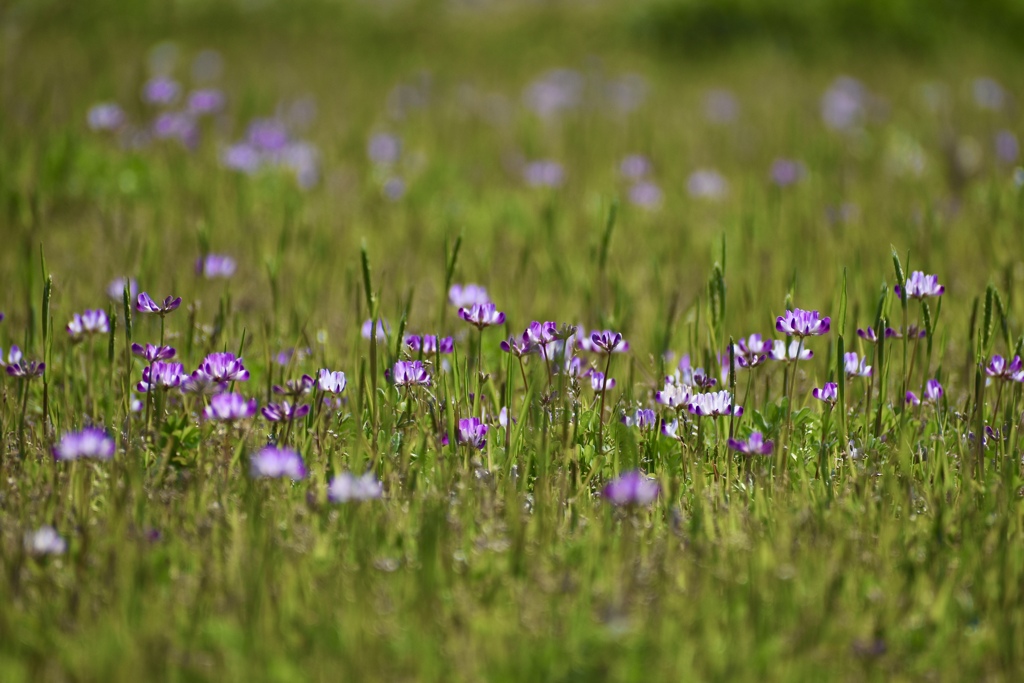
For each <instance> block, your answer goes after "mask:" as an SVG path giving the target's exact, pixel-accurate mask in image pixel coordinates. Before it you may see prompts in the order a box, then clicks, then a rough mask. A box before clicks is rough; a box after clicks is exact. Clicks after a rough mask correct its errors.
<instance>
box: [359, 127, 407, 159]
mask: <svg viewBox="0 0 1024 683" xmlns="http://www.w3.org/2000/svg"><path fill="white" fill-rule="evenodd" d="M366 155H367V156H368V157H370V161H372V162H373V163H375V164H379V165H382V166H387V165H390V164H394V163H397V162H398V159H399V157H400V156H401V155H402V141H401V140H400V139H399V138H398V137H397V136H395V135H391V134H390V133H375V134H374V135H371V136H370V140H369V141H368V142H367V143H366Z"/></svg>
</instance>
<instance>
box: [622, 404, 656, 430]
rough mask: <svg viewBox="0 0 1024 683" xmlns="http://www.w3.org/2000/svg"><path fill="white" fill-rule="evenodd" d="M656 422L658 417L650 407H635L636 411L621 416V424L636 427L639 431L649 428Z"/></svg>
mask: <svg viewBox="0 0 1024 683" xmlns="http://www.w3.org/2000/svg"><path fill="white" fill-rule="evenodd" d="M657 422H658V417H657V415H655V413H654V411H653V410H651V409H650V408H637V411H636V413H634V414H633V415H632V416H630V415H623V416H622V424H624V425H626V426H627V427H637V428H639V429H640V430H641V431H646V430H648V429H650V428H651V427H653V426H654V425H656V424H657Z"/></svg>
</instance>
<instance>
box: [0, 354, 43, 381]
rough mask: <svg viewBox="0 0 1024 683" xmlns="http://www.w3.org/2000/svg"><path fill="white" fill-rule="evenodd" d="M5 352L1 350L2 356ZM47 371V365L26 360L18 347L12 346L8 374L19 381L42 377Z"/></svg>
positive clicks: (8, 358) (8, 357) (8, 355)
mask: <svg viewBox="0 0 1024 683" xmlns="http://www.w3.org/2000/svg"><path fill="white" fill-rule="evenodd" d="M2 355H3V351H2V350H0V356H2ZM45 371H46V363H40V362H39V361H34V360H26V359H25V358H24V357H23V356H22V353H21V349H20V348H18V347H17V346H11V348H10V349H9V350H8V351H7V374H8V375H10V376H11V377H15V378H17V379H32V378H34V377H42V376H43V373H44V372H45Z"/></svg>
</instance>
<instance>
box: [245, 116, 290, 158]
mask: <svg viewBox="0 0 1024 683" xmlns="http://www.w3.org/2000/svg"><path fill="white" fill-rule="evenodd" d="M245 138H246V141H247V142H248V143H249V144H250V145H252V146H253V147H255V148H256V149H257V150H259V151H261V152H280V151H282V150H283V149H284V148H285V146H287V145H288V142H289V136H288V129H287V128H286V127H285V125H284V123H282V122H281V121H279V120H277V119H253V120H252V121H251V122H250V123H249V129H248V131H246V134H245Z"/></svg>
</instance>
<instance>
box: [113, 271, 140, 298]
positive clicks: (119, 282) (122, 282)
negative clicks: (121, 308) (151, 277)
mask: <svg viewBox="0 0 1024 683" xmlns="http://www.w3.org/2000/svg"><path fill="white" fill-rule="evenodd" d="M126 285H127V286H128V298H129V299H134V298H135V297H136V296H138V293H139V283H137V282H136V281H135V278H133V277H119V278H117V279H115V280H111V281H110V284H109V285H107V296H109V297H110V298H111V299H113V300H114V301H121V300H122V299H123V298H124V288H125V286H126Z"/></svg>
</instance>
